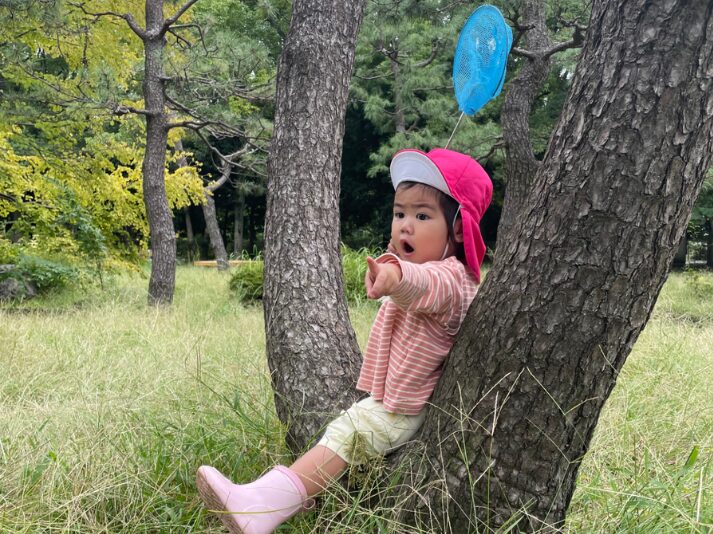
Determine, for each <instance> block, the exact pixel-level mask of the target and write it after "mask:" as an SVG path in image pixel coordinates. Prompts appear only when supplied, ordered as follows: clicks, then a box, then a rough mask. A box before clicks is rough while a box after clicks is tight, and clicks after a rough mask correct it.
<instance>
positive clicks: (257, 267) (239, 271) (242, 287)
mask: <svg viewBox="0 0 713 534" xmlns="http://www.w3.org/2000/svg"><path fill="white" fill-rule="evenodd" d="M341 252H342V269H343V271H344V293H345V294H346V296H347V300H348V301H349V302H350V303H352V304H353V303H356V302H361V301H363V300H365V299H366V290H365V289H364V275H365V274H366V257H367V256H368V255H370V254H371V255H375V254H373V252H372V251H370V250H368V249H366V248H362V249H359V250H351V249H350V248H348V247H346V246H343V247H342V251H341ZM263 269H264V262H263V261H262V260H261V259H257V260H252V261H249V262H245V263H242V264H240V265H238V266H237V267H236V268H235V269H234V270H233V274H232V276H231V277H230V290H231V291H233V292H234V293H236V295H237V296H238V298H239V299H240V301H241V302H251V301H255V300H260V299H262V284H263Z"/></svg>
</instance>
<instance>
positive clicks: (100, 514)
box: [0, 267, 713, 533]
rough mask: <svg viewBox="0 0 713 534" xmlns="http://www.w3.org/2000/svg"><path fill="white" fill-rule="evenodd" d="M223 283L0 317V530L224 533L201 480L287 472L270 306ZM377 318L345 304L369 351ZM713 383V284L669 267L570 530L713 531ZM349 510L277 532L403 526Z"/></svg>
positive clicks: (141, 282)
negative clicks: (207, 507)
mask: <svg viewBox="0 0 713 534" xmlns="http://www.w3.org/2000/svg"><path fill="white" fill-rule="evenodd" d="M227 283H228V277H227V276H226V275H224V274H221V273H218V272H216V271H213V270H208V269H198V268H189V267H184V268H181V269H180V270H179V273H178V281H177V289H176V297H175V302H174V305H173V306H172V307H171V308H170V309H166V310H155V309H151V308H147V307H146V306H145V297H146V293H145V292H146V285H147V281H146V280H145V279H142V278H139V277H137V276H133V277H132V276H124V277H117V278H115V279H112V280H111V281H110V282H109V283H107V285H106V288H105V289H104V291H99V290H93V291H90V292H88V293H86V294H70V295H57V296H54V297H50V298H45V299H42V300H36V301H31V302H29V303H27V304H25V305H23V306H21V307H12V308H9V307H7V306H6V307H5V308H4V309H3V310H1V311H0V373H1V375H0V532H3V533H4V532H122V533H123V532H220V531H221V530H220V528H219V527H218V525H217V523H216V522H215V521H214V520H213V519H212V518H210V517H209V516H207V515H206V514H205V512H204V510H203V508H202V506H201V505H200V503H199V501H198V499H197V496H196V492H195V485H194V482H193V476H194V473H195V469H196V468H197V467H198V466H199V465H200V464H202V463H210V464H212V465H215V466H216V467H218V468H219V469H222V470H224V471H225V472H226V473H228V474H229V475H230V476H232V477H233V478H234V479H237V480H247V479H250V478H253V477H255V476H257V475H259V474H260V473H261V472H262V471H263V470H264V469H266V468H267V467H269V466H271V465H272V464H274V463H276V462H289V458H288V457H287V455H286V449H285V448H284V446H283V445H282V435H283V429H282V428H281V426H280V424H279V422H278V421H277V419H276V417H275V414H274V409H273V406H272V395H271V392H270V386H269V375H268V371H267V365H266V362H265V356H264V350H265V347H264V339H263V323H262V309H261V308H260V307H254V306H253V307H250V306H248V307H246V306H243V305H241V304H239V303H238V302H237V301H236V300H235V299H234V298H232V297H231V296H230V295H229V293H228V291H227V289H226V288H227ZM375 310H376V308H375V306H374V305H373V304H370V303H368V304H364V305H360V306H355V307H353V308H352V319H353V322H354V324H355V328H356V329H357V332H358V335H359V339H360V342H361V343H363V342H364V341H365V339H366V335H367V334H368V329H369V325H370V322H371V320H372V318H373V316H374V313H375ZM712 378H713V274H691V273H679V274H674V275H672V276H671V277H670V279H669V281H668V282H667V284H666V286H665V287H664V290H663V292H662V295H661V297H660V298H659V302H658V304H657V306H656V309H655V312H654V315H653V317H652V319H651V321H650V323H649V325H648V326H647V328H646V330H645V332H644V333H643V334H642V336H641V338H640V339H639V341H638V342H637V344H636V347H635V349H634V351H633V353H632V354H631V356H630V357H629V360H628V361H627V363H626V365H625V367H624V369H623V371H622V373H621V376H620V378H619V382H618V384H617V386H616V388H615V389H614V393H613V394H612V397H611V398H610V400H609V402H608V403H607V405H606V407H605V410H604V412H603V413H602V415H601V418H600V423H599V427H598V429H597V432H596V435H595V438H594V440H593V443H592V447H591V450H590V452H589V454H588V455H587V457H586V458H585V461H584V464H583V466H582V468H581V470H580V477H579V483H578V489H577V492H576V494H575V497H574V500H573V502H572V506H571V509H570V514H569V518H568V523H567V527H566V529H565V530H566V531H568V532H643V533H649V532H701V533H704V532H712V531H713V495H712V492H713V473H712V470H711V449H712V448H713V389H712V388H711V386H710V384H711V382H713V380H712ZM358 499H359V497H358V496H352V495H350V494H343V493H342V494H334V495H331V496H329V497H328V498H327V499H326V505H325V506H324V507H323V508H322V512H321V514H320V513H316V512H315V513H311V514H308V515H305V516H304V517H302V518H300V519H298V520H294V521H292V522H291V523H290V524H289V525H287V526H285V527H284V528H283V529H282V530H281V532H310V531H312V530H317V531H320V532H321V531H324V530H329V531H330V532H373V531H375V530H376V527H375V526H374V525H377V524H387V527H386V529H385V530H386V531H396V530H397V529H396V528H394V527H393V525H391V526H388V525H389V524H388V523H383V522H381V520H380V519H379V517H378V514H379V513H380V512H378V511H377V512H373V511H372V512H370V511H369V510H367V509H365V508H363V507H362V506H361V504H360V502H359V500H358ZM384 513H385V514H386V512H384ZM370 514H371V515H370ZM384 521H386V519H385V520H384ZM315 525H317V526H315Z"/></svg>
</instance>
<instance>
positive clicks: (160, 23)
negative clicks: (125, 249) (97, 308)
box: [77, 0, 198, 305]
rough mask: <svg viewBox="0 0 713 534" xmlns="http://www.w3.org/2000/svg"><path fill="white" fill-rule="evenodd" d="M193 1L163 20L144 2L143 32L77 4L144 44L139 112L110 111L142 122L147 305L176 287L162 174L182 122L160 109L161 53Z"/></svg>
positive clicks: (156, 3) (168, 297)
mask: <svg viewBox="0 0 713 534" xmlns="http://www.w3.org/2000/svg"><path fill="white" fill-rule="evenodd" d="M197 1H198V0H187V1H186V2H185V3H184V4H183V5H181V6H180V7H179V8H178V9H177V10H176V12H175V13H174V14H173V15H172V16H171V17H169V18H164V15H163V4H164V0H146V2H145V4H144V5H145V9H144V15H145V18H146V28H141V27H140V26H139V24H138V23H137V21H136V19H134V17H133V16H132V15H131V14H129V13H125V14H120V13H116V12H113V11H105V12H102V13H92V12H90V11H88V10H87V9H86V7H85V5H84V4H77V7H79V8H80V9H81V10H82V11H83V12H84V13H85V14H87V15H90V16H93V17H94V19H95V20H97V19H99V18H101V17H107V16H108V17H116V18H120V19H124V20H125V21H126V23H127V24H128V25H129V27H130V28H131V30H132V31H133V32H134V33H135V34H136V35H137V36H138V37H139V38H140V39H141V41H142V42H143V44H144V83H143V97H144V108H143V109H137V108H134V107H132V106H125V105H123V104H117V105H116V106H115V108H114V113H115V114H117V115H125V114H127V113H139V114H141V115H143V116H144V117H145V118H146V150H145V153H144V161H143V164H142V174H143V193H144V205H145V206H146V216H147V218H148V223H149V233H150V235H151V241H150V242H151V277H150V278H149V295H148V301H149V304H156V305H158V304H170V303H171V301H172V300H173V291H174V288H175V285H176V234H175V231H174V228H173V218H172V214H171V210H170V209H169V207H168V199H167V197H166V184H165V181H164V178H165V177H164V171H165V167H166V150H167V146H166V144H167V142H168V131H169V130H170V129H171V128H173V127H175V126H183V125H184V124H177V123H171V122H170V120H169V114H168V113H167V111H166V101H167V99H166V93H165V88H164V83H165V81H166V77H165V75H164V71H163V49H164V46H165V43H166V33H167V32H168V31H169V30H170V29H171V27H172V26H173V25H174V24H175V23H176V22H177V21H178V19H179V18H180V17H181V16H182V15H183V14H184V13H185V12H186V11H187V10H188V9H190V7H191V6H192V5H193V4H195V3H196V2H197Z"/></svg>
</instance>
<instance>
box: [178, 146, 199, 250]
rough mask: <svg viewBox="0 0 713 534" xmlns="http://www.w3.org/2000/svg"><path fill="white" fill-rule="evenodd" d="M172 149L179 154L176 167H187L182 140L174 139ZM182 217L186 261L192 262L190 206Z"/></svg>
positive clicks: (192, 246)
mask: <svg viewBox="0 0 713 534" xmlns="http://www.w3.org/2000/svg"><path fill="white" fill-rule="evenodd" d="M173 149H174V150H175V151H176V152H177V153H179V154H181V156H180V157H179V158H178V167H179V168H182V167H188V160H187V159H186V156H185V155H184V154H183V141H181V140H180V139H179V140H178V141H176V142H175V143H174V144H173ZM183 217H184V220H185V224H186V241H187V242H188V247H187V248H188V261H189V262H192V261H193V256H194V252H195V246H196V240H195V236H194V234H193V222H192V221H191V211H190V207H186V208H185V209H184V210H183Z"/></svg>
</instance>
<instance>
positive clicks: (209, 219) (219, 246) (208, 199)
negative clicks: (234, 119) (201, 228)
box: [201, 162, 232, 271]
mask: <svg viewBox="0 0 713 534" xmlns="http://www.w3.org/2000/svg"><path fill="white" fill-rule="evenodd" d="M231 169H232V165H229V164H228V163H225V162H223V168H222V174H221V176H220V178H219V179H218V180H216V181H215V182H213V183H212V184H210V185H209V186H207V187H205V188H204V197H205V202H204V203H203V204H202V205H201V208H203V217H204V218H205V227H206V231H207V232H208V239H209V240H210V246H211V248H212V249H213V254H215V261H216V263H217V265H218V270H219V271H225V270H226V269H228V267H229V266H230V264H229V263H228V252H227V251H226V250H225V242H224V241H223V236H222V235H221V233H220V226H219V225H218V216H217V215H216V213H215V201H214V200H213V193H214V192H215V191H216V190H217V189H218V188H219V187H220V186H222V185H223V184H224V183H225V182H227V181H228V178H229V177H230V172H231Z"/></svg>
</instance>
